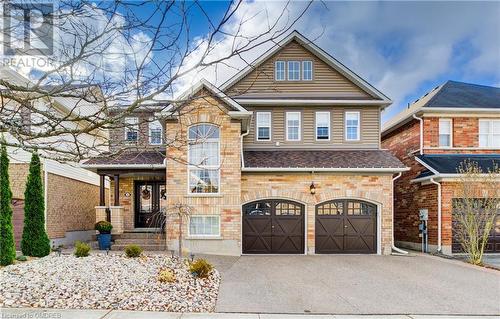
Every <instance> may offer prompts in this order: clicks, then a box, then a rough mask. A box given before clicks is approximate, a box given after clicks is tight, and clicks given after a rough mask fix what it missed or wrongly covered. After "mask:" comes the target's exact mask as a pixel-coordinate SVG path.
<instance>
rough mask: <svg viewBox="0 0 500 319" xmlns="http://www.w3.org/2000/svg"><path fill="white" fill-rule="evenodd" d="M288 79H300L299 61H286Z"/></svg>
mask: <svg viewBox="0 0 500 319" xmlns="http://www.w3.org/2000/svg"><path fill="white" fill-rule="evenodd" d="M288 81H300V61H288Z"/></svg>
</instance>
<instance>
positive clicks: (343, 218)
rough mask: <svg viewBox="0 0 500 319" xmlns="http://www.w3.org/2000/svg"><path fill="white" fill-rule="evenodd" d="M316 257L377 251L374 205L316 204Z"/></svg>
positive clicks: (354, 202)
mask: <svg viewBox="0 0 500 319" xmlns="http://www.w3.org/2000/svg"><path fill="white" fill-rule="evenodd" d="M315 232H316V235H315V237H316V242H315V247H316V248H315V250H316V253H317V254H336V253H339V254H349V253H358V254H359V253H367V254H368V253H376V252H377V206H376V205H374V204H372V203H368V202H364V201H359V200H350V199H342V200H332V201H328V202H324V203H321V204H318V205H316V229H315Z"/></svg>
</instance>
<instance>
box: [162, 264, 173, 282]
mask: <svg viewBox="0 0 500 319" xmlns="http://www.w3.org/2000/svg"><path fill="white" fill-rule="evenodd" d="M158 281H159V282H161V283H169V282H174V281H175V275H174V272H173V271H172V269H169V268H163V269H160V271H159V272H158Z"/></svg>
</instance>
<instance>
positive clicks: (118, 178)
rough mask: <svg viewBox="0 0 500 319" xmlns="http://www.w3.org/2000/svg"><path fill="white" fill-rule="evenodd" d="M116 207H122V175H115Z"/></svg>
mask: <svg viewBox="0 0 500 319" xmlns="http://www.w3.org/2000/svg"><path fill="white" fill-rule="evenodd" d="M115 206H120V175H118V174H116V175H115Z"/></svg>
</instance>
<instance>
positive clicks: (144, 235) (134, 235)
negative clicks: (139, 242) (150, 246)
mask: <svg viewBox="0 0 500 319" xmlns="http://www.w3.org/2000/svg"><path fill="white" fill-rule="evenodd" d="M159 237H160V238H162V237H164V234H161V233H155V232H125V233H123V234H119V235H113V239H114V240H118V239H156V238H159Z"/></svg>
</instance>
